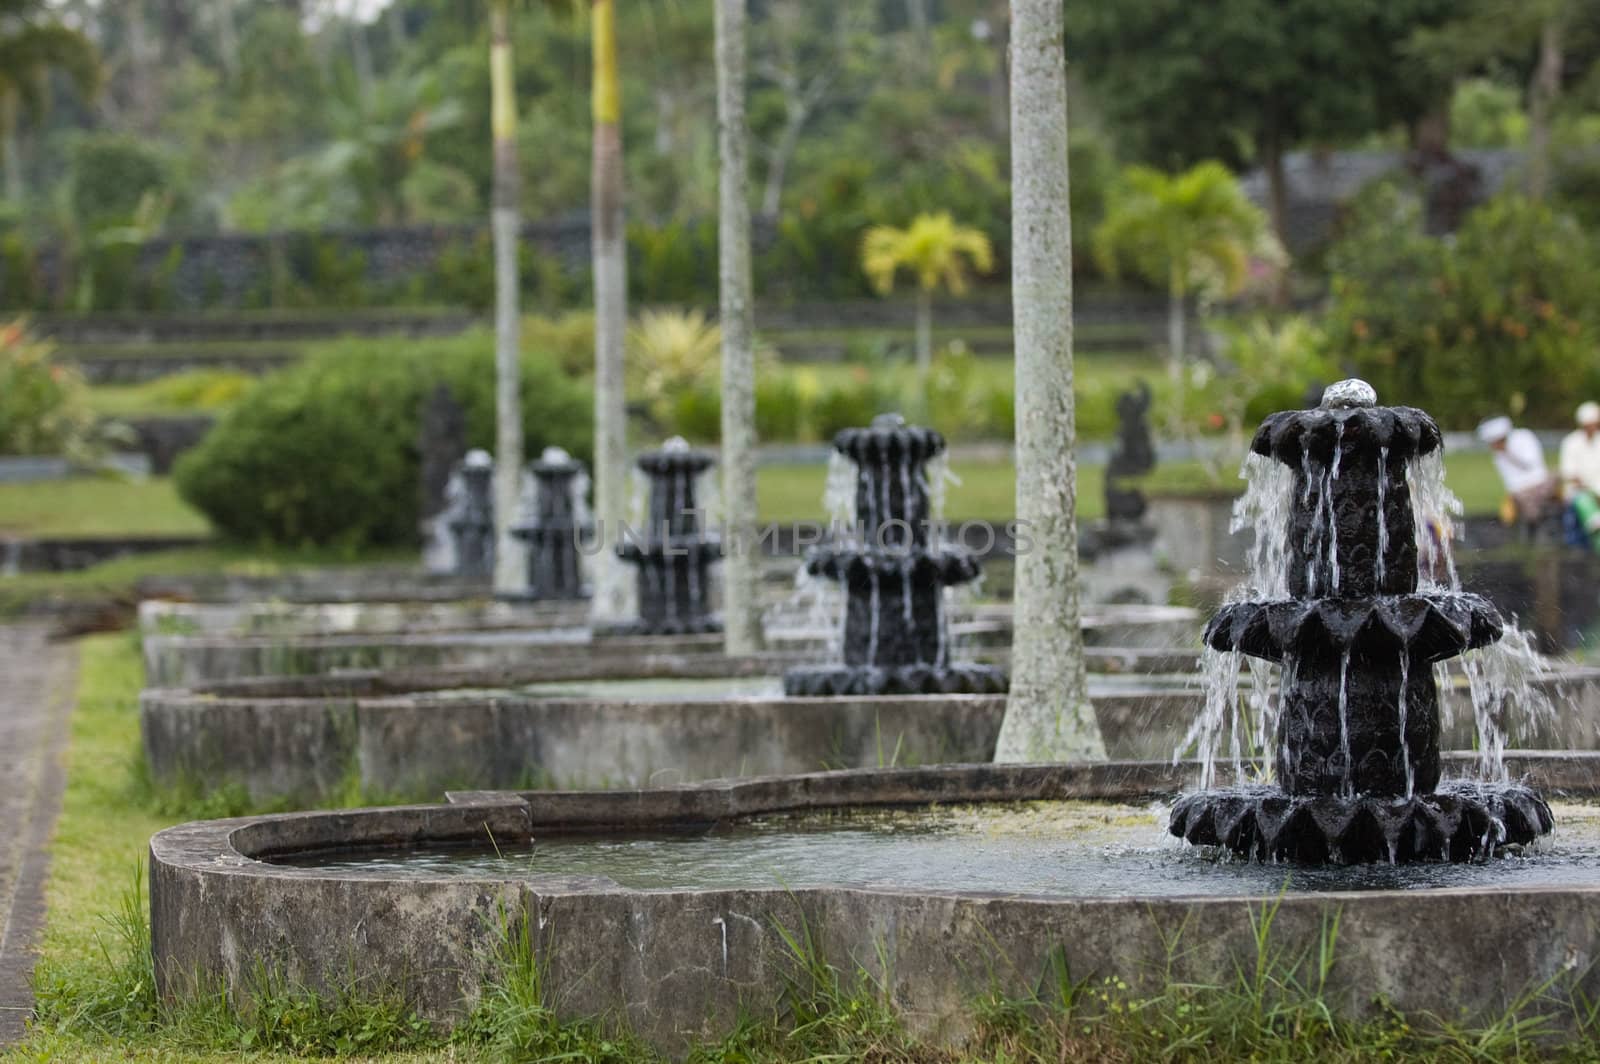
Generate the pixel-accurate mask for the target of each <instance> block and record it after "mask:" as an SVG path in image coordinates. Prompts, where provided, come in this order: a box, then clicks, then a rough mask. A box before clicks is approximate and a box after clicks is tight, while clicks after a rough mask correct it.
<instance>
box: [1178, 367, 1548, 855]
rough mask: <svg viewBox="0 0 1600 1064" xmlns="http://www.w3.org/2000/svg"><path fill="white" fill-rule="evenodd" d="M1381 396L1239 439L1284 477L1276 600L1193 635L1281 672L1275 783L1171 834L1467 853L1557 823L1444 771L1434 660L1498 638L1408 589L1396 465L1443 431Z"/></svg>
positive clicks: (1258, 847) (1515, 798)
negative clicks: (1287, 484)
mask: <svg viewBox="0 0 1600 1064" xmlns="http://www.w3.org/2000/svg"><path fill="white" fill-rule="evenodd" d="M1376 404H1377V395H1376V393H1375V392H1374V391H1373V389H1372V387H1371V386H1370V385H1368V384H1366V383H1365V382H1364V381H1356V380H1351V381H1344V382H1342V383H1340V384H1336V385H1333V386H1332V387H1330V388H1328V389H1327V391H1326V393H1325V394H1324V396H1323V400H1322V405H1321V406H1320V407H1319V408H1317V409H1315V410H1304V411H1288V412H1283V413H1279V414H1274V415H1273V416H1271V417H1270V418H1268V419H1267V420H1266V422H1265V423H1263V424H1262V426H1261V428H1260V430H1259V431H1258V432H1257V433H1256V436H1255V439H1254V441H1253V442H1252V444H1251V450H1252V451H1253V452H1254V453H1255V454H1257V455H1260V456H1262V457H1264V458H1270V459H1272V460H1274V461H1276V462H1279V463H1282V464H1283V465H1285V466H1287V467H1288V468H1289V469H1290V470H1292V471H1293V478H1294V487H1293V491H1294V495H1293V505H1292V507H1291V509H1290V514H1291V516H1290V517H1289V523H1288V535H1287V540H1286V543H1285V544H1284V547H1285V550H1284V554H1285V558H1284V565H1286V566H1287V571H1286V573H1285V574H1284V575H1285V576H1286V578H1287V579H1286V585H1285V586H1286V587H1287V592H1288V597H1287V598H1270V599H1267V600H1264V601H1250V602H1236V603H1233V604H1231V605H1228V606H1225V607H1224V608H1223V609H1222V610H1221V611H1220V612H1219V613H1218V614H1217V615H1216V617H1215V618H1213V619H1212V621H1211V624H1210V625H1209V626H1208V627H1207V629H1206V633H1205V641H1206V644H1207V645H1208V646H1209V647H1210V648H1212V649H1213V650H1216V651H1222V652H1234V653H1242V654H1246V655H1250V656H1253V657H1257V658H1263V659H1266V660H1267V661H1271V662H1276V663H1278V664H1279V665H1280V666H1281V671H1280V677H1281V678H1280V705H1279V707H1278V713H1279V718H1278V720H1279V723H1278V730H1277V735H1276V738H1275V742H1276V756H1275V771H1276V785H1273V786H1239V787H1234V788H1231V789H1220V790H1208V791H1203V792H1200V793H1197V794H1190V795H1187V796H1185V797H1184V798H1182V799H1180V800H1179V802H1178V803H1177V804H1176V806H1174V808H1173V810H1172V817H1171V822H1170V825H1169V826H1170V830H1171V832H1172V834H1174V835H1178V836H1180V837H1182V838H1184V839H1187V840H1188V841H1189V842H1192V843H1196V844H1199V845H1206V846H1219V847H1223V848H1226V849H1228V850H1231V851H1233V852H1234V853H1236V854H1239V855H1242V856H1247V857H1254V858H1257V859H1261V860H1291V861H1298V862H1304V863H1316V864H1320V863H1341V864H1361V863H1370V862H1375V861H1388V862H1391V863H1401V862H1410V861H1431V860H1449V861H1465V860H1473V859H1477V858H1482V857H1485V856H1488V855H1490V854H1492V853H1493V852H1494V851H1495V849H1496V848H1498V847H1500V846H1504V845H1507V844H1521V843H1528V842H1531V841H1533V840H1534V839H1536V838H1537V837H1539V836H1540V835H1543V834H1545V833H1547V832H1548V831H1549V830H1550V828H1551V826H1552V820H1551V815H1550V809H1549V806H1547V805H1546V804H1545V802H1544V800H1543V799H1542V798H1541V797H1540V796H1539V795H1538V794H1537V793H1535V792H1534V791H1533V790H1531V789H1529V788H1528V787H1526V786H1523V785H1521V784H1517V783H1491V782H1478V781H1467V780H1452V781H1446V782H1442V783H1441V781H1440V778H1439V777H1440V757H1439V708H1438V692H1437V689H1436V687H1435V682H1434V674H1433V668H1432V666H1433V664H1434V663H1435V662H1439V661H1443V660H1446V659H1448V658H1452V657H1454V656H1456V655H1458V654H1460V653H1462V652H1463V651H1466V650H1469V649H1472V648H1476V647H1482V646H1486V645H1487V644H1490V643H1493V642H1494V641H1496V640H1498V639H1499V638H1500V637H1501V634H1502V628H1501V622H1500V617H1499V615H1498V614H1497V613H1496V612H1495V609H1494V607H1493V606H1491V605H1490V604H1489V603H1488V602H1487V601H1486V600H1484V599H1482V598H1480V597H1478V596H1477V595H1470V594H1464V593H1461V592H1459V591H1450V590H1446V589H1439V590H1437V591H1434V590H1426V589H1425V590H1424V591H1422V592H1419V591H1418V575H1419V567H1418V543H1417V531H1418V530H1417V522H1416V519H1415V516H1414V514H1413V508H1412V490H1411V488H1412V485H1411V484H1410V482H1409V479H1408V468H1409V467H1408V463H1410V462H1411V461H1412V460H1413V459H1416V458H1419V457H1421V456H1424V455H1428V454H1430V453H1432V452H1435V451H1437V450H1438V449H1439V448H1440V446H1441V443H1442V441H1441V438H1440V434H1439V427H1438V426H1437V425H1436V424H1434V422H1433V419H1432V418H1430V417H1429V416H1428V415H1427V414H1425V413H1423V412H1422V411H1420V410H1415V409H1412V408H1409V407H1379V406H1377V405H1376Z"/></svg>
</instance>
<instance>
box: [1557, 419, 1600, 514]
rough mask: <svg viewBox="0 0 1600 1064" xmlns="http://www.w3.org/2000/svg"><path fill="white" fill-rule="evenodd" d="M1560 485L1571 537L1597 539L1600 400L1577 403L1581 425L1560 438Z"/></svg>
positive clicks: (1599, 471)
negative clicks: (1564, 500)
mask: <svg viewBox="0 0 1600 1064" xmlns="http://www.w3.org/2000/svg"><path fill="white" fill-rule="evenodd" d="M1561 489H1562V496H1563V497H1564V498H1565V499H1566V500H1567V507H1568V513H1569V514H1570V517H1569V518H1568V538H1569V539H1571V540H1572V541H1573V542H1574V543H1579V544H1582V545H1589V544H1592V543H1594V542H1595V541H1596V540H1597V538H1600V403H1584V404H1583V405H1582V406H1580V407H1578V428H1577V430H1576V431H1574V432H1571V433H1568V434H1567V438H1566V439H1564V440H1562V441H1561Z"/></svg>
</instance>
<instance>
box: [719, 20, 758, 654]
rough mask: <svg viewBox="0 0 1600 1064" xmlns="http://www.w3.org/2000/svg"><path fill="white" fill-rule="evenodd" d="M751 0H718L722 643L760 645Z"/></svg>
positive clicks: (747, 648)
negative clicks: (748, 68)
mask: <svg viewBox="0 0 1600 1064" xmlns="http://www.w3.org/2000/svg"><path fill="white" fill-rule="evenodd" d="M745 2H746V0H715V3H716V12H715V18H716V38H717V42H716V64H717V154H718V162H719V172H718V181H717V185H718V196H719V206H718V226H717V248H718V256H717V258H718V291H719V293H720V303H721V317H722V322H721V324H722V508H723V514H724V517H725V522H726V524H727V525H728V530H729V538H730V541H731V546H732V549H731V550H729V551H728V555H727V557H726V558H725V559H724V561H723V581H722V616H723V640H724V647H725V649H726V650H727V652H728V653H729V654H753V653H755V652H756V651H758V650H760V649H761V612H760V607H759V605H758V602H757V595H758V593H759V591H760V581H761V572H760V559H759V558H757V557H756V556H755V544H754V542H753V537H752V536H751V534H750V533H751V532H752V531H753V529H754V526H755V521H756V446H755V445H756V431H755V418H756V393H755V345H754V343H753V340H752V334H753V333H754V331H755V327H754V321H753V316H752V308H751V299H752V292H751V283H750V190H749V185H750V167H749V143H748V141H749V136H748V130H747V128H746V125H745V114H744V91H745V23H746V11H745Z"/></svg>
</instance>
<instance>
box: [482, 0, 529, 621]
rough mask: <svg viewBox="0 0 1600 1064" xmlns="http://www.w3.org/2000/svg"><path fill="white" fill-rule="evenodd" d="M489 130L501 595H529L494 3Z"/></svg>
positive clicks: (511, 126)
mask: <svg viewBox="0 0 1600 1064" xmlns="http://www.w3.org/2000/svg"><path fill="white" fill-rule="evenodd" d="M489 96H490V108H489V122H490V129H491V132H492V135H493V137H494V193H493V195H494V206H493V209H492V211H491V212H490V216H489V217H490V229H491V232H492V234H493V239H494V375H495V467H494V523H495V554H494V589H495V591H496V592H498V593H501V594H506V593H513V592H517V591H520V590H522V588H523V586H524V585H525V584H526V582H527V579H526V578H527V572H526V566H527V559H526V555H525V554H524V553H523V552H522V551H520V550H518V549H516V540H515V539H514V538H513V537H512V535H511V525H512V522H513V521H514V520H515V517H516V512H517V504H518V495H519V494H520V489H521V485H522V404H521V391H520V389H521V380H520V373H521V368H520V365H519V363H518V356H519V353H520V348H521V336H520V332H519V324H520V316H519V313H518V307H517V292H518V289H519V286H520V278H519V276H518V273H517V238H518V236H519V235H520V230H521V222H520V218H519V216H518V211H517V195H518V174H517V97H516V74H515V68H514V67H513V65H512V56H511V0H494V3H493V5H492V6H491V7H490V9H489Z"/></svg>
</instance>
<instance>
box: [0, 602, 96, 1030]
mask: <svg viewBox="0 0 1600 1064" xmlns="http://www.w3.org/2000/svg"><path fill="white" fill-rule="evenodd" d="M47 631H48V629H46V628H44V627H42V626H37V625H0V825H4V827H3V828H0V1046H5V1045H9V1044H10V1043H12V1042H15V1041H16V1040H17V1039H19V1038H21V1037H22V1034H23V1030H24V1025H25V1023H26V1022H27V1019H28V1015H29V1013H30V1012H31V1011H32V1009H33V991H32V989H31V988H30V987H29V985H28V979H29V976H31V975H32V973H33V962H34V957H35V951H36V949H37V946H38V939H39V934H40V932H41V931H42V930H43V928H44V915H45V912H44V884H45V878H46V876H47V875H48V873H49V866H50V857H49V851H48V845H49V842H50V833H51V831H52V830H53V829H54V827H55V822H56V814H57V813H58V812H60V809H61V791H62V788H63V786H64V785H65V783H66V779H65V772H64V770H63V766H62V755H63V753H64V752H65V750H66V744H67V725H68V720H69V718H70V716H71V712H72V700H73V695H74V688H75V680H76V676H77V663H78V662H77V653H76V652H75V651H74V649H73V647H72V645H71V644H69V643H51V642H50V641H49V640H48V638H47Z"/></svg>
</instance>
